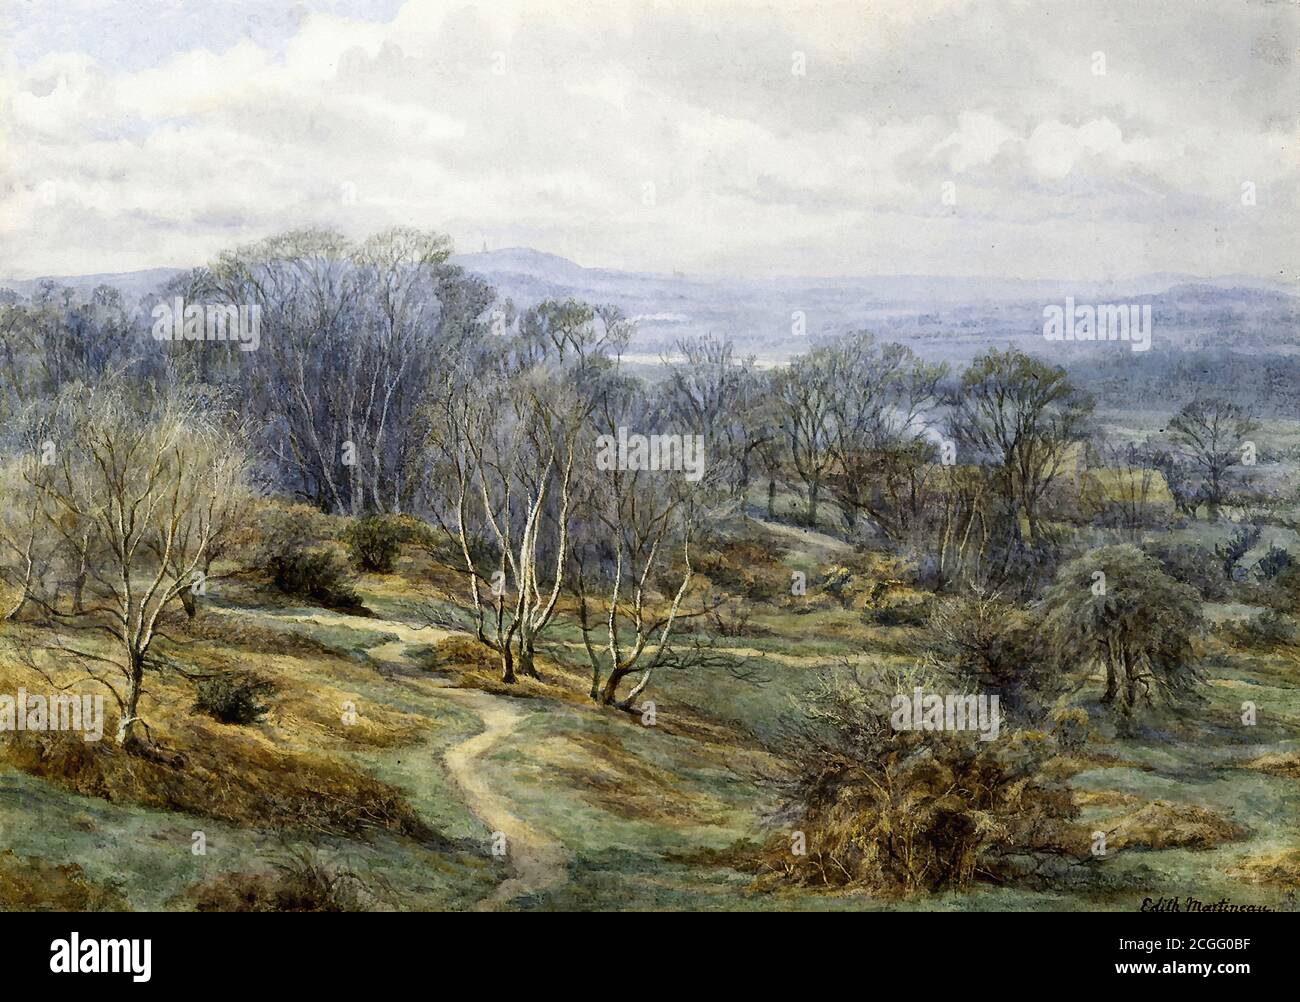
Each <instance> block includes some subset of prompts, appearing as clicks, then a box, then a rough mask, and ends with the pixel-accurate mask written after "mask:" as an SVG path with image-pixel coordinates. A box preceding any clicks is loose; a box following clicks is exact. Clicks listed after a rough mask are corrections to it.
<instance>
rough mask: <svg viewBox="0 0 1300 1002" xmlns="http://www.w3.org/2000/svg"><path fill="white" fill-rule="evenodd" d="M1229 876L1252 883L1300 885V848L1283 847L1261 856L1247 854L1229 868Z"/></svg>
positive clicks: (1286, 885) (1285, 885)
mask: <svg viewBox="0 0 1300 1002" xmlns="http://www.w3.org/2000/svg"><path fill="white" fill-rule="evenodd" d="M1228 876H1230V877H1238V878H1240V879H1242V880H1245V881H1246V882H1247V883H1251V884H1276V885H1279V886H1282V887H1300V849H1282V850H1281V851H1279V852H1274V853H1268V854H1265V855H1261V856H1247V857H1246V858H1245V859H1243V860H1242V861H1241V862H1240V863H1238V864H1237V865H1236V866H1234V867H1232V868H1231V869H1229V870H1228Z"/></svg>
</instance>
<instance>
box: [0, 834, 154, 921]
mask: <svg viewBox="0 0 1300 1002" xmlns="http://www.w3.org/2000/svg"><path fill="white" fill-rule="evenodd" d="M129 910H130V908H129V906H128V905H127V902H126V898H124V897H123V896H122V894H121V892H120V891H118V889H117V888H116V887H111V886H107V885H104V884H98V883H95V882H93V881H91V880H90V879H89V878H88V877H87V876H86V874H85V873H84V872H83V871H82V869H81V867H80V866H78V865H77V864H76V863H64V864H62V865H59V864H55V863H50V862H47V861H45V860H41V859H37V858H36V857H35V856H28V857H26V858H24V857H21V856H17V855H15V854H14V852H13V850H12V849H5V850H4V851H3V852H0V911H6V912H44V911H49V912H116V911H129Z"/></svg>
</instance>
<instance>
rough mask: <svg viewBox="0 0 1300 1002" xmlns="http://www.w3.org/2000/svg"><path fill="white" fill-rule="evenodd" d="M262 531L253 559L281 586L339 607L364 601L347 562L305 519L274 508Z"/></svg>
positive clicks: (293, 593)
mask: <svg viewBox="0 0 1300 1002" xmlns="http://www.w3.org/2000/svg"><path fill="white" fill-rule="evenodd" d="M259 533H260V541H259V543H258V545H257V547H256V549H255V552H254V556H253V562H254V564H255V566H256V567H257V569H259V570H260V571H262V572H263V573H264V574H266V575H267V577H268V578H269V579H270V581H271V584H272V585H274V586H275V587H276V588H277V589H278V590H280V591H281V592H283V593H284V594H286V595H293V596H295V597H298V598H306V599H311V600H312V601H315V602H319V603H320V604H321V605H324V606H330V607H335V608H353V607H356V606H359V605H360V604H361V599H360V597H359V596H358V595H357V593H356V591H355V590H354V589H353V586H352V575H351V573H350V571H349V568H348V565H347V562H346V561H345V560H344V559H343V558H342V557H341V556H340V555H339V554H338V553H336V552H335V551H334V550H333V549H331V548H330V546H329V544H327V543H324V542H322V541H320V540H318V539H317V537H316V535H315V534H314V533H313V531H312V526H311V525H310V524H309V523H308V522H307V521H306V520H305V519H302V518H299V517H297V515H296V514H295V513H294V512H292V511H286V510H284V509H281V508H274V509H271V510H269V511H267V512H265V513H264V514H263V517H262V520H261V524H260V526H259Z"/></svg>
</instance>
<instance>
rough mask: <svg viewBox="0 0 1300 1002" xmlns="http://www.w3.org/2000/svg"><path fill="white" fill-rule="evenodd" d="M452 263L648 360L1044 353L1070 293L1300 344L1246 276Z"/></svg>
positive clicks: (135, 286)
mask: <svg viewBox="0 0 1300 1002" xmlns="http://www.w3.org/2000/svg"><path fill="white" fill-rule="evenodd" d="M452 260H453V261H454V262H455V263H456V264H459V265H460V266H462V267H464V268H465V269H466V270H467V271H470V272H473V273H475V274H478V275H481V276H483V277H484V278H485V279H487V280H488V281H490V282H491V283H492V284H493V285H494V286H495V287H496V288H497V290H498V291H499V293H500V295H501V296H502V298H508V299H510V300H512V301H513V302H514V303H515V304H516V305H518V306H521V307H523V306H531V305H534V304H536V303H538V302H540V301H541V300H543V299H547V298H559V299H567V298H576V299H583V300H587V301H590V302H593V303H615V304H617V305H618V306H620V307H622V308H623V309H624V311H625V312H626V313H627V314H628V315H629V316H631V317H634V318H636V319H637V334H636V337H635V339H634V341H633V344H632V349H631V357H632V358H633V359H634V360H638V359H639V360H644V361H647V362H649V361H655V360H657V359H658V357H659V355H660V354H661V353H664V352H669V351H671V350H672V347H673V345H674V343H675V342H676V341H677V340H678V339H679V338H682V337H690V336H697V335H701V334H718V335H724V336H727V337H730V338H732V339H733V340H734V341H735V342H736V343H737V345H738V346H739V347H740V349H741V350H742V351H743V352H746V353H752V354H754V355H755V356H756V357H758V358H759V360H760V361H765V362H769V363H770V362H777V361H781V360H783V359H785V358H788V357H789V356H790V355H793V354H797V353H799V352H800V351H803V350H804V349H805V348H806V347H807V345H808V344H809V342H810V340H812V339H816V338H818V337H829V336H834V335H837V334H842V333H845V332H847V331H850V330H855V329H867V330H871V331H874V332H875V333H877V334H879V335H880V336H882V337H884V338H887V339H889V340H895V341H899V342H901V343H904V344H908V345H910V346H911V347H912V348H913V349H914V350H916V351H918V352H919V353H920V354H922V355H925V356H927V357H931V358H943V359H949V360H952V361H963V360H966V359H968V358H969V357H971V356H972V355H974V354H976V353H977V352H978V351H981V350H983V349H984V348H986V347H988V346H989V345H1008V344H1018V345H1020V346H1021V347H1023V348H1025V349H1026V350H1038V349H1041V348H1042V345H1043V341H1042V310H1043V307H1044V305H1047V304H1052V303H1057V304H1059V303H1063V302H1064V300H1065V297H1066V296H1072V297H1073V298H1074V299H1075V301H1076V302H1077V303H1080V304H1083V303H1121V302H1122V303H1139V304H1143V303H1150V304H1152V307H1153V311H1154V314H1155V319H1156V337H1155V346H1156V347H1157V348H1169V347H1189V346H1204V345H1205V344H1206V343H1207V342H1213V341H1214V339H1216V338H1222V339H1245V340H1247V341H1248V342H1249V344H1250V346H1251V347H1252V349H1254V350H1261V349H1262V348H1268V347H1269V346H1271V345H1277V344H1282V345H1292V346H1293V345H1295V344H1296V343H1297V342H1298V341H1300V337H1298V336H1297V330H1298V329H1300V298H1298V297H1297V295H1296V293H1297V291H1300V290H1297V289H1296V288H1293V287H1290V286H1287V285H1284V284H1281V283H1277V282H1270V281H1268V280H1264V279H1255V278H1248V277H1242V276H1228V277H1223V278H1214V279H1206V278H1198V277H1195V276H1188V275H1175V274H1161V275H1153V276H1149V277H1144V278H1135V279H1127V280H1124V281H1119V282H1113V283H1099V282H1072V281H1068V280H1060V281H1056V280H1047V279H1034V280H1019V279H991V278H969V277H957V278H954V277H943V276H917V275H900V276H893V275H882V276H868V277H832V278H772V279H749V278H729V277H708V276H699V275H684V274H654V273H648V272H630V271H616V270H612V269H606V268H588V267H584V266H582V265H580V264H577V263H576V262H574V261H570V260H569V259H567V258H564V257H560V256H559V255H556V254H548V253H545V252H543V251H537V250H533V249H531V248H528V247H509V248H504V249H500V250H493V251H483V252H479V253H471V254H461V255H457V256H456V257H454V258H453V259H452ZM182 270H183V269H179V268H156V269H152V270H149V271H138V272H128V273H125V274H109V275H81V276H73V277H54V278H52V279H49V280H50V281H54V282H56V283H57V284H60V285H68V286H71V287H72V288H74V289H75V290H77V292H78V294H79V295H88V294H89V292H90V291H91V290H92V289H93V288H94V287H95V286H97V285H101V284H107V285H113V286H116V287H117V288H118V289H120V290H121V291H122V293H123V295H124V296H125V297H126V299H127V301H128V302H133V301H136V300H138V299H139V298H140V297H141V296H143V295H145V294H146V293H148V292H153V291H156V290H157V289H158V288H160V287H161V286H162V285H163V284H165V283H166V282H167V281H168V280H169V279H170V278H172V277H173V276H174V275H176V274H178V273H179V272H181V271H182ZM45 280H46V279H27V280H21V281H4V280H0V288H3V287H7V288H11V289H13V290H14V291H16V292H18V293H20V294H21V295H24V296H29V295H31V294H32V293H33V292H35V291H36V290H37V289H38V288H39V287H40V283H41V282H42V281H45ZM800 330H802V331H803V334H802V335H801V334H800V333H799V331H800ZM1225 343H1226V342H1225ZM1108 347H1113V346H1108ZM1056 350H1062V351H1068V352H1087V351H1090V350H1095V348H1094V347H1093V346H1088V345H1068V346H1065V347H1064V348H1063V349H1061V348H1060V346H1057V349H1056Z"/></svg>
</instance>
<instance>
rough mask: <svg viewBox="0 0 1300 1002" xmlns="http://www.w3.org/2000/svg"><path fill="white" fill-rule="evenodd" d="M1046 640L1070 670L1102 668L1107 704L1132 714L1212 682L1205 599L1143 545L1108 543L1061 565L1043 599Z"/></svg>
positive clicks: (1175, 699)
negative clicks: (1144, 704)
mask: <svg viewBox="0 0 1300 1002" xmlns="http://www.w3.org/2000/svg"><path fill="white" fill-rule="evenodd" d="M1042 609H1043V613H1044V624H1043V625H1044V636H1046V637H1047V638H1048V639H1049V640H1050V641H1051V642H1052V644H1053V645H1054V647H1055V649H1056V650H1057V651H1058V652H1059V657H1060V661H1061V663H1062V667H1063V668H1064V669H1066V670H1068V671H1072V672H1074V673H1076V674H1080V675H1081V674H1082V673H1083V672H1085V671H1092V670H1093V669H1095V668H1101V669H1102V670H1103V671H1104V672H1105V675H1106V689H1105V692H1104V694H1103V695H1102V697H1101V701H1102V702H1103V703H1107V704H1114V705H1115V706H1117V707H1118V708H1119V709H1120V711H1121V712H1122V713H1123V714H1124V716H1129V715H1131V714H1132V713H1133V712H1134V710H1135V709H1136V708H1137V706H1138V704H1139V702H1141V701H1143V700H1146V701H1149V700H1150V697H1151V696H1152V694H1154V693H1159V694H1160V695H1161V696H1163V697H1164V698H1165V699H1166V700H1167V701H1169V702H1171V703H1174V702H1178V701H1181V700H1183V699H1186V698H1189V697H1196V696H1198V695H1199V688H1200V686H1201V685H1202V684H1203V683H1204V681H1205V679H1204V676H1203V674H1202V673H1201V671H1200V669H1199V668H1198V667H1197V665H1196V662H1195V659H1194V652H1193V648H1192V639H1193V637H1194V636H1195V635H1196V634H1197V633H1199V632H1200V631H1201V629H1202V627H1203V619H1202V615H1201V601H1200V596H1198V595H1197V594H1196V592H1195V591H1193V590H1192V588H1191V587H1189V586H1188V585H1185V584H1183V583H1182V582H1180V581H1175V580H1174V579H1173V578H1171V577H1169V576H1168V575H1167V574H1165V573H1164V571H1163V570H1162V569H1161V567H1160V565H1159V564H1158V563H1157V562H1156V561H1155V560H1153V559H1152V558H1151V557H1149V556H1147V555H1146V554H1144V553H1143V552H1142V551H1141V550H1139V549H1138V548H1137V547H1136V546H1131V545H1128V544H1125V545H1121V546H1105V547H1102V548H1100V549H1097V550H1093V551H1092V552H1090V553H1087V554H1085V555H1084V556H1082V557H1079V558H1077V559H1075V560H1072V561H1070V562H1069V563H1067V564H1065V565H1064V566H1062V567H1061V570H1060V572H1059V573H1058V574H1057V578H1056V583H1055V584H1053V585H1052V587H1051V588H1049V589H1048V590H1047V593H1046V595H1045V596H1044V598H1043V602H1042Z"/></svg>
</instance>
